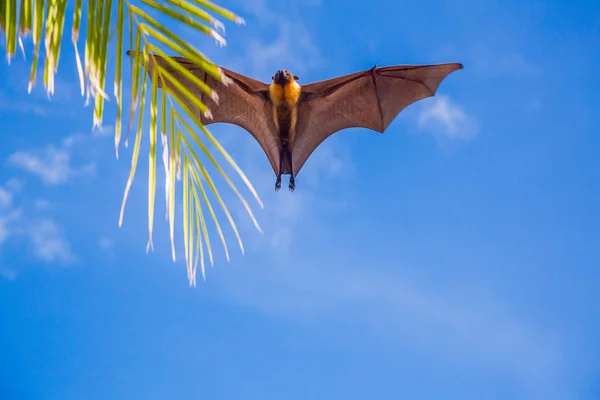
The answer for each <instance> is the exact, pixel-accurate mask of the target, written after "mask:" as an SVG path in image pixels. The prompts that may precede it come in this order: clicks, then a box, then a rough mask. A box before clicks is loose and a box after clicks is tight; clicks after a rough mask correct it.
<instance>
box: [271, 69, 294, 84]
mask: <svg viewBox="0 0 600 400" xmlns="http://www.w3.org/2000/svg"><path fill="white" fill-rule="evenodd" d="M271 79H273V83H275V84H276V85H281V86H284V85H286V84H288V83H290V82H291V81H292V80H296V81H297V80H298V77H297V76H295V75H292V73H291V72H290V71H288V70H287V69H280V70H278V71H277V72H275V75H273V77H272V78H271Z"/></svg>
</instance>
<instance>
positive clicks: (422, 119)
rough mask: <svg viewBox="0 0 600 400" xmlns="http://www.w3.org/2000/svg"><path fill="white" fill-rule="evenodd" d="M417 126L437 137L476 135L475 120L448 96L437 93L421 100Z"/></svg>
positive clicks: (467, 137) (470, 136) (461, 138)
mask: <svg viewBox="0 0 600 400" xmlns="http://www.w3.org/2000/svg"><path fill="white" fill-rule="evenodd" d="M421 101H422V104H421V110H420V113H419V117H418V124H419V127H420V128H421V129H423V130H426V131H428V132H430V133H432V134H433V135H434V136H436V137H438V138H448V139H460V140H468V139H473V138H474V137H476V136H477V135H478V131H479V126H478V124H477V121H476V120H475V119H474V118H473V117H471V116H470V115H468V114H467V113H466V112H465V110H463V108H462V107H461V106H459V105H458V104H455V103H454V102H453V101H452V100H451V99H450V97H448V96H446V95H442V94H438V95H436V96H435V97H432V98H428V99H424V100H421Z"/></svg>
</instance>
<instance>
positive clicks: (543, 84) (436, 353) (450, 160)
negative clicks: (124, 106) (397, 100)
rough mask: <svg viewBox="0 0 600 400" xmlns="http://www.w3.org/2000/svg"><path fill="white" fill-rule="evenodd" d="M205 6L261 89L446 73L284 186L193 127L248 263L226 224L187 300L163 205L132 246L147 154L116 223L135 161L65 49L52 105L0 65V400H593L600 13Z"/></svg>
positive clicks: (598, 387) (250, 155)
mask: <svg viewBox="0 0 600 400" xmlns="http://www.w3.org/2000/svg"><path fill="white" fill-rule="evenodd" d="M372 3H373V2H372ZM221 4H223V5H225V6H227V7H229V8H231V9H233V10H235V11H237V12H238V13H240V14H241V15H243V16H244V18H245V19H246V21H247V25H246V26H235V25H234V24H228V25H227V40H228V46H227V47H225V48H222V49H221V48H219V47H217V46H215V45H214V42H211V41H209V40H200V41H199V42H198V43H199V45H201V46H203V47H202V49H203V50H204V51H205V52H206V53H207V54H208V55H209V56H210V57H211V58H212V59H213V60H215V61H216V62H219V63H221V64H222V65H223V66H225V67H228V68H231V69H235V70H237V71H239V72H242V73H245V74H248V75H251V76H253V77H255V78H257V79H261V80H263V81H265V82H266V81H269V79H270V77H271V76H272V73H273V72H274V71H275V70H277V69H279V68H288V69H290V70H292V72H294V73H295V74H296V75H299V76H300V79H301V81H300V83H308V82H311V81H316V80H321V79H326V78H330V77H334V76H337V75H341V74H346V73H351V72H355V71H358V70H362V69H366V68H370V67H371V66H373V65H374V64H377V65H380V66H384V65H391V64H404V63H406V64H413V63H414V64H423V63H438V62H462V63H463V64H464V66H465V68H464V69H463V70H461V71H458V72H456V73H453V74H452V75H450V76H449V77H448V78H447V79H446V80H445V81H444V82H443V83H442V85H441V86H440V89H439V92H438V93H439V95H438V96H437V97H435V98H431V99H426V100H423V101H421V102H419V103H417V104H414V105H412V106H410V107H409V108H408V109H406V110H405V111H404V112H403V113H402V114H401V115H400V116H399V117H398V118H397V119H396V120H395V121H394V123H393V124H392V125H390V127H389V128H388V130H387V131H386V133H385V134H384V135H378V134H376V133H374V132H371V131H367V130H364V129H351V130H348V131H347V132H345V133H338V134H336V135H334V136H333V137H331V138H330V139H328V140H327V141H326V142H325V143H324V144H323V145H322V146H321V147H320V148H319V149H318V150H317V151H316V152H315V153H314V154H313V156H312V157H311V158H310V159H309V161H308V162H307V164H306V165H305V167H304V168H303V170H302V173H301V174H300V175H299V177H298V179H297V182H296V184H297V189H296V191H295V192H294V193H290V192H288V191H287V189H286V188H285V185H287V180H284V183H285V185H284V189H286V190H282V191H280V192H278V193H276V192H274V191H273V184H274V176H273V173H272V171H271V169H270V166H269V164H268V161H267V159H266V157H265V156H264V155H263V154H262V153H261V150H260V147H259V146H258V144H257V143H255V142H254V141H253V139H252V137H251V136H250V135H248V134H245V133H244V132H243V131H242V130H241V129H240V128H237V127H233V126H227V125H213V126H211V131H212V132H213V133H214V134H215V135H216V136H217V137H218V138H219V139H220V140H221V142H222V143H223V145H224V146H225V147H226V148H227V150H228V151H229V152H230V153H231V154H232V156H233V157H234V158H235V160H236V161H237V162H238V163H239V164H240V165H241V166H242V167H243V168H244V171H245V172H246V173H247V174H248V176H249V177H250V179H251V181H252V182H253V184H254V185H255V187H256V188H257V190H258V191H259V194H260V195H261V198H262V199H263V201H264V203H265V208H264V209H263V210H261V209H260V208H259V207H258V206H257V205H256V203H255V202H254V203H253V209H254V211H255V213H256V215H257V217H258V219H259V222H260V224H261V226H262V228H263V230H264V233H263V234H259V233H257V232H256V230H255V229H254V227H253V225H252V223H251V221H250V219H249V218H248V217H247V216H246V215H245V214H244V212H243V210H242V209H241V207H239V206H237V205H235V203H234V202H233V199H232V200H231V202H230V204H231V205H232V207H234V208H233V209H234V213H235V215H236V220H237V221H238V224H239V226H240V230H241V233H242V236H243V239H244V242H245V245H246V254H245V255H241V254H240V252H239V249H236V248H235V238H234V236H233V234H232V233H231V232H230V231H227V238H228V242H229V243H230V247H231V249H232V250H231V262H230V263H229V264H228V263H227V262H226V261H225V257H224V255H223V252H222V251H221V250H220V248H219V247H218V243H217V244H216V245H215V250H216V265H215V267H214V268H210V267H209V268H208V270H207V279H206V281H202V280H199V281H198V286H197V287H196V288H189V287H188V284H187V277H186V272H185V267H184V262H183V258H182V257H181V255H182V249H181V248H182V236H181V232H180V231H178V232H177V238H178V241H177V242H178V254H179V260H178V261H177V263H175V264H174V263H172V261H171V256H170V248H169V240H168V233H167V229H166V222H165V221H164V219H163V218H162V217H163V215H164V202H163V201H162V199H163V196H162V195H159V196H158V198H157V211H156V215H157V218H156V224H155V225H156V228H155V230H156V232H155V239H154V242H155V247H156V251H155V252H154V253H150V254H148V255H147V254H146V253H145V245H146V240H147V219H146V218H147V205H146V201H147V194H146V182H147V179H146V177H147V175H146V168H147V167H146V166H147V161H146V156H143V157H142V158H141V159H140V169H139V170H138V175H137V176H136V180H135V182H134V186H133V189H132V193H131V195H130V198H129V201H128V207H127V209H126V214H125V223H124V226H123V227H122V228H120V229H119V228H118V227H117V221H118V214H119V208H120V203H121V199H122V194H123V189H124V187H125V183H126V179H127V175H128V173H129V157H130V155H131V148H129V149H122V150H121V154H122V157H121V159H120V160H119V161H117V160H115V157H114V149H113V141H112V136H111V133H112V132H111V128H110V125H111V124H112V121H113V118H114V108H111V107H114V105H110V106H109V107H108V109H109V111H108V112H107V116H106V120H105V124H106V125H107V128H106V133H108V134H107V135H102V134H101V133H99V132H97V131H96V132H92V130H91V124H92V110H91V108H84V107H83V99H82V98H81V97H79V93H78V90H79V88H78V86H77V80H76V79H77V78H76V67H75V61H74V57H73V51H72V48H71V47H70V46H69V45H68V41H66V42H65V43H66V46H65V49H64V53H63V56H62V58H61V64H60V69H59V75H58V76H57V83H56V94H55V96H54V97H53V98H52V99H51V100H50V101H49V100H48V99H47V98H46V95H45V93H44V90H43V87H42V85H41V81H38V86H37V87H36V89H35V90H34V92H32V94H31V95H28V94H27V78H28V69H26V68H25V66H26V65H27V64H25V63H24V62H23V61H22V60H20V59H15V60H13V62H12V64H11V66H7V64H6V63H0V130H1V131H2V143H3V144H2V146H0V162H1V163H2V169H1V170H0V304H2V306H1V307H0V398H3V399H4V398H6V399H50V398H59V399H80V398H87V399H107V398H114V399H128V398H138V397H140V398H145V399H162V398H218V399H229V398H236V399H237V398H256V399H276V398H277V399H279V398H285V399H304V398H314V399H331V398H348V399H371V398H404V397H406V398H419V399H421V398H431V399H439V398H444V399H446V398H452V399H481V398H486V399H506V398H513V399H593V398H598V397H599V396H600V384H599V382H600V376H599V375H600V358H599V357H598V354H600V353H599V351H600V348H599V347H600V346H599V345H598V340H597V338H598V336H599V335H600V322H599V321H600V307H599V306H598V304H599V303H598V301H597V292H596V288H597V287H598V282H599V278H600V273H599V272H598V260H599V259H600V258H599V255H600V254H599V253H600V251H599V250H600V212H599V211H598V204H600V189H599V187H600V185H599V184H598V183H599V182H600V168H599V167H598V154H600V137H599V136H598V130H597V127H598V124H599V123H600V118H599V114H598V111H597V108H598V105H599V104H600V97H599V95H598V90H599V89H600V78H598V75H597V71H598V70H600V47H599V46H598V45H597V40H598V39H597V38H598V35H599V34H600V8H599V5H598V4H595V3H594V2H591V1H588V2H585V1H581V2H577V3H571V2H566V1H546V2H516V1H512V2H511V1H502V2H501V1H487V2H483V1H479V2H477V1H472V0H454V1H441V0H440V1H422V2H399V1H392V0H389V1H387V0H382V1H380V2H377V6H374V5H373V4H374V3H373V4H371V3H369V4H368V5H364V4H361V2H358V1H347V2H344V5H343V7H340V3H338V2H335V3H334V2H327V1H323V0H321V1H319V0H313V1H299V0H279V1H271V0H269V1H267V0H251V1H248V0H246V1H241V0H240V1H236V0H231V1H223V2H221ZM184 33H185V32H182V34H184ZM144 142H145V141H144ZM159 177H160V175H159ZM161 188H162V186H159V190H160V189H161ZM158 193H159V194H160V193H161V192H160V191H159V192H158ZM245 194H246V195H248V196H249V193H248V192H245ZM234 205H235V206H234ZM236 207H237V208H236ZM213 232H214V230H213Z"/></svg>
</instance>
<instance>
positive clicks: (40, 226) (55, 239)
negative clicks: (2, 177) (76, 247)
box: [0, 184, 76, 274]
mask: <svg viewBox="0 0 600 400" xmlns="http://www.w3.org/2000/svg"><path fill="white" fill-rule="evenodd" d="M11 188H12V189H11ZM19 190H20V187H16V185H14V184H12V185H4V186H0V203H1V204H0V246H4V245H6V243H7V242H8V241H9V239H18V238H26V239H28V241H29V243H30V245H31V246H32V250H33V251H32V254H33V256H34V257H35V258H37V259H39V260H41V261H43V262H47V263H60V264H70V263H73V262H74V261H76V257H75V255H74V254H73V252H72V251H71V248H70V244H69V242H68V240H67V238H66V236H65V234H64V232H63V230H62V228H61V227H60V226H59V225H58V224H57V223H56V222H55V221H54V220H53V219H52V218H51V217H49V216H40V215H39V213H38V212H36V210H37V211H39V208H38V207H37V204H34V206H33V207H30V208H28V205H27V204H26V203H23V202H22V201H21V202H20V201H19V200H18V198H19V197H20V196H17V194H18V191H19ZM36 203H37V202H36ZM11 271H13V270H11ZM5 272H6V271H5ZM13 272H14V271H13ZM15 273H16V272H15ZM11 274H12V272H11Z"/></svg>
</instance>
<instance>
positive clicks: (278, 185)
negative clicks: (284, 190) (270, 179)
mask: <svg viewBox="0 0 600 400" xmlns="http://www.w3.org/2000/svg"><path fill="white" fill-rule="evenodd" d="M279 189H281V177H279V178H277V180H276V181H275V191H278V190H279Z"/></svg>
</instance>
